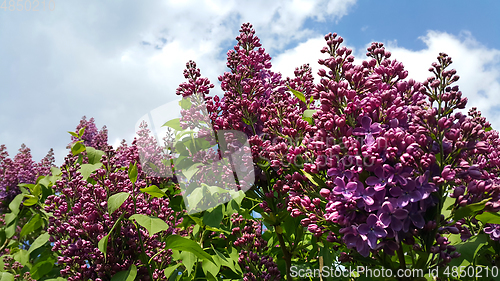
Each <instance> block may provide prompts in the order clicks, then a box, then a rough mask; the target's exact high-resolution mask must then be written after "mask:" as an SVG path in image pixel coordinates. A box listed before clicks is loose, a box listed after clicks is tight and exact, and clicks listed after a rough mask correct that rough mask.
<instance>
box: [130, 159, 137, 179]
mask: <svg viewBox="0 0 500 281" xmlns="http://www.w3.org/2000/svg"><path fill="white" fill-rule="evenodd" d="M128 178H129V179H130V181H131V182H132V183H135V182H136V181H137V164H136V163H134V164H133V165H132V163H130V166H129V168H128Z"/></svg>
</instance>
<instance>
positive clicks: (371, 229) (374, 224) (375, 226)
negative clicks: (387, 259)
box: [358, 214, 387, 249]
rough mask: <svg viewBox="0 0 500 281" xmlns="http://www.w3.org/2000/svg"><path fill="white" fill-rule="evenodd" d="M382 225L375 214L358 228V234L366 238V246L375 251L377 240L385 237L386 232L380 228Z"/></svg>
mask: <svg viewBox="0 0 500 281" xmlns="http://www.w3.org/2000/svg"><path fill="white" fill-rule="evenodd" d="M382 226H383V224H382V222H381V221H380V220H379V218H378V217H377V216H376V215H375V214H370V215H369V216H368V218H367V219H366V223H363V224H361V225H360V226H358V232H359V234H361V235H365V236H366V238H368V240H367V242H368V246H370V248H372V249H375V247H376V246H377V239H378V238H383V237H385V236H387V231H386V230H385V229H384V228H383V227H382Z"/></svg>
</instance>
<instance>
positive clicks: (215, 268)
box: [202, 255, 221, 280]
mask: <svg viewBox="0 0 500 281" xmlns="http://www.w3.org/2000/svg"><path fill="white" fill-rule="evenodd" d="M212 259H213V260H214V261H215V263H213V262H208V261H206V262H203V264H202V268H203V272H204V273H205V275H207V276H209V274H211V275H212V276H217V275H218V274H219V271H220V266H221V262H220V260H219V256H217V255H214V256H212ZM215 280H217V279H215Z"/></svg>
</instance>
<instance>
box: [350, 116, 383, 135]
mask: <svg viewBox="0 0 500 281" xmlns="http://www.w3.org/2000/svg"><path fill="white" fill-rule="evenodd" d="M381 129H382V128H381V127H380V124H379V123H373V124H372V119H371V118H370V117H368V116H363V118H362V119H361V127H359V128H355V129H354V130H353V131H352V134H353V135H355V136H365V135H368V134H371V135H378V134H379V133H380V130H381Z"/></svg>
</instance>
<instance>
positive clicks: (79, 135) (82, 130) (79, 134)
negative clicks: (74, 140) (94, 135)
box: [78, 126, 87, 138]
mask: <svg viewBox="0 0 500 281" xmlns="http://www.w3.org/2000/svg"><path fill="white" fill-rule="evenodd" d="M86 127H87V126H85V127H83V128H81V129H80V130H79V131H78V137H79V138H81V137H82V136H83V134H84V133H85V128H86Z"/></svg>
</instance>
